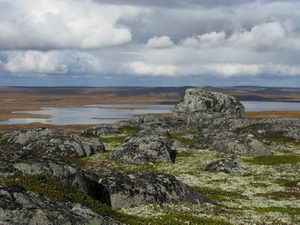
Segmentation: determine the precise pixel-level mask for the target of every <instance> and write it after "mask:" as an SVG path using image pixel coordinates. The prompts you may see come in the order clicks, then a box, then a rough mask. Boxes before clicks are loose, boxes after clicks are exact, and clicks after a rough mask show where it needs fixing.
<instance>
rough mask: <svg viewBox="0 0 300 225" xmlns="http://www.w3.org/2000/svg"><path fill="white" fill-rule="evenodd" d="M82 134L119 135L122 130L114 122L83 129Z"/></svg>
mask: <svg viewBox="0 0 300 225" xmlns="http://www.w3.org/2000/svg"><path fill="white" fill-rule="evenodd" d="M81 134H82V135H83V136H84V135H86V136H98V137H100V136H116V135H121V134H122V132H121V131H120V130H119V129H118V126H117V125H115V124H99V125H96V126H93V127H90V128H87V129H85V130H84V131H83V132H82V133H81Z"/></svg>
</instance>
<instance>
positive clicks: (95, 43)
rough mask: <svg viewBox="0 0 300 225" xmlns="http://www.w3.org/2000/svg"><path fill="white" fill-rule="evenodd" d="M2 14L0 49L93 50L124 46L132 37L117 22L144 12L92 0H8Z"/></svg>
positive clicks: (125, 28) (135, 8)
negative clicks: (101, 3)
mask: <svg viewBox="0 0 300 225" xmlns="http://www.w3.org/2000/svg"><path fill="white" fill-rule="evenodd" d="M2 11H9V13H8V12H6V14H9V15H10V17H8V18H7V17H4V16H1V15H0V31H1V32H0V49H64V48H75V49H93V48H99V47H104V46H105V47H106V46H114V45H120V44H124V43H127V42H129V41H130V40H131V38H132V34H131V31H130V29H129V28H128V27H125V26H121V25H120V23H119V21H120V20H122V19H128V18H134V17H136V16H138V15H139V14H141V13H143V12H145V10H143V9H140V8H137V7H131V6H113V5H100V4H97V3H95V2H94V1H92V0H26V1H19V0H11V1H9V2H6V5H3V6H2V9H0V14H1V12H2ZM6 14H5V15H6Z"/></svg>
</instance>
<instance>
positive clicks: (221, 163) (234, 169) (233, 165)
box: [203, 157, 250, 176]
mask: <svg viewBox="0 0 300 225" xmlns="http://www.w3.org/2000/svg"><path fill="white" fill-rule="evenodd" d="M203 170H205V171H211V172H224V173H232V174H238V175H242V176H245V175H250V173H249V171H248V170H247V169H245V168H243V167H241V166H240V165H239V163H238V162H237V161H236V160H235V159H234V158H232V157H231V158H227V159H221V160H218V161H215V162H212V163H210V164H208V165H207V166H205V167H204V168H203Z"/></svg>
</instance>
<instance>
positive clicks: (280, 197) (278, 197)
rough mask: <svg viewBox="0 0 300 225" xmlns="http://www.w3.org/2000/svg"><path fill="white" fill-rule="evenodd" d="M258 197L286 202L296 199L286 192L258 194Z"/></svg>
mask: <svg viewBox="0 0 300 225" xmlns="http://www.w3.org/2000/svg"><path fill="white" fill-rule="evenodd" d="M256 196H259V197H265V198H270V199H274V200H286V199H293V198H294V196H293V195H292V194H291V193H290V192H286V191H275V192H268V193H258V194H256Z"/></svg>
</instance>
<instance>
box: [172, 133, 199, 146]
mask: <svg viewBox="0 0 300 225" xmlns="http://www.w3.org/2000/svg"><path fill="white" fill-rule="evenodd" d="M188 134H196V132H195V131H186V132H180V133H173V134H170V135H169V138H171V139H176V140H178V141H179V142H181V143H182V144H184V145H185V146H189V145H190V144H192V143H193V142H194V139H193V138H187V137H184V136H185V135H188Z"/></svg>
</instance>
